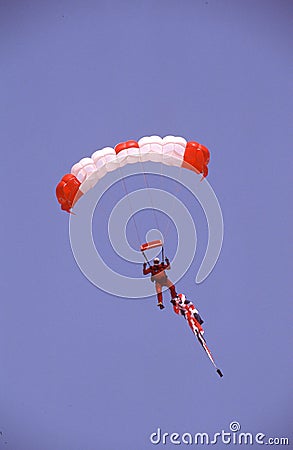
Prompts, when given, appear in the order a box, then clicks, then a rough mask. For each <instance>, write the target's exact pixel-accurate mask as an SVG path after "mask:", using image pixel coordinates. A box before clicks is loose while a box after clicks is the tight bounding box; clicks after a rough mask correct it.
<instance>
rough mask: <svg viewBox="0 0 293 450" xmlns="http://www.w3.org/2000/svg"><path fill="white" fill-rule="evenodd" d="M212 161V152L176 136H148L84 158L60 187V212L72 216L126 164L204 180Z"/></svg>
mask: <svg viewBox="0 0 293 450" xmlns="http://www.w3.org/2000/svg"><path fill="white" fill-rule="evenodd" d="M209 160H210V152H209V150H208V149H207V148H206V147H205V146H204V145H202V144H199V143H198V142H195V141H189V142H187V141H186V140H185V139H184V138H183V137H177V136H166V137H164V138H161V137H159V136H147V137H143V138H141V139H140V140H139V141H133V140H130V141H126V142H122V143H120V144H118V145H116V146H115V147H114V148H112V147H105V148H103V149H101V150H97V151H95V152H94V153H93V154H92V155H91V157H90V158H88V157H87V158H82V159H81V160H80V161H79V162H78V163H76V164H74V166H72V168H71V173H70V174H66V175H64V176H63V178H62V179H61V181H60V182H59V183H58V185H57V187H56V196H57V199H58V202H59V203H60V205H61V209H63V210H65V211H67V212H70V210H71V208H72V207H73V206H74V204H75V203H76V202H77V201H78V199H79V198H80V197H81V196H82V195H84V194H85V193H86V192H88V191H89V190H90V189H91V188H93V187H94V186H95V184H96V183H97V182H98V181H99V180H100V179H101V178H103V177H104V176H105V175H106V174H107V173H108V172H111V171H113V170H116V169H118V168H119V167H123V166H124V165H126V164H133V163H137V162H142V163H143V162H144V161H153V162H157V163H162V164H166V165H170V166H177V167H183V168H186V169H189V170H193V171H194V172H196V173H199V174H202V175H203V178H205V177H206V176H207V175H208V167H207V166H208V163H209Z"/></svg>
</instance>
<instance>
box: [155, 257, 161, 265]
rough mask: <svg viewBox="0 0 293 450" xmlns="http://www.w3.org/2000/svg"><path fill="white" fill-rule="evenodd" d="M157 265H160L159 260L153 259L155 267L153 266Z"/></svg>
mask: <svg viewBox="0 0 293 450" xmlns="http://www.w3.org/2000/svg"><path fill="white" fill-rule="evenodd" d="M159 264H160V260H159V258H155V259H154V265H155V266H158V265H159Z"/></svg>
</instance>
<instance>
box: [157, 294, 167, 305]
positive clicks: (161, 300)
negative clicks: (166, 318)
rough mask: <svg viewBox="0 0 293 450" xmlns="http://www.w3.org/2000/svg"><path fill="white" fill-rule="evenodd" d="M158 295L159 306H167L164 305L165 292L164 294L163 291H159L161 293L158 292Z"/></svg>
mask: <svg viewBox="0 0 293 450" xmlns="http://www.w3.org/2000/svg"><path fill="white" fill-rule="evenodd" d="M157 297H158V304H157V306H158V307H159V308H160V309H164V308H165V306H164V305H163V294H162V292H159V293H158V294H157Z"/></svg>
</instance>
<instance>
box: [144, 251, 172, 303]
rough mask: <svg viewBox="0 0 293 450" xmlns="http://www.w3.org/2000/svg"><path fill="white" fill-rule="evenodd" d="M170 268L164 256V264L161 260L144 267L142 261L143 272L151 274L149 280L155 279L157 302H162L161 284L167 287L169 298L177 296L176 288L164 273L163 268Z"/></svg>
mask: <svg viewBox="0 0 293 450" xmlns="http://www.w3.org/2000/svg"><path fill="white" fill-rule="evenodd" d="M170 268H171V266H170V262H169V260H168V258H166V264H164V262H161V264H156V265H153V266H150V267H148V268H147V267H146V263H144V265H143V274H144V275H148V274H149V273H151V274H152V276H151V280H152V281H155V287H156V292H157V298H158V303H161V304H163V294H162V286H166V287H168V288H169V290H170V294H171V299H172V298H175V297H177V293H176V288H175V286H174V284H173V283H172V281H171V280H169V278H168V277H167V275H166V273H165V270H170Z"/></svg>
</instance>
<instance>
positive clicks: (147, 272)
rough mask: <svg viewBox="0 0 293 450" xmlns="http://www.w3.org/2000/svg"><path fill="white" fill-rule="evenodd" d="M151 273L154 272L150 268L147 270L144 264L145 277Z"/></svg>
mask: <svg viewBox="0 0 293 450" xmlns="http://www.w3.org/2000/svg"><path fill="white" fill-rule="evenodd" d="M151 272H152V270H151V268H150V267H148V268H147V265H146V263H144V264H143V274H144V275H148V274H149V273H151Z"/></svg>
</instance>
